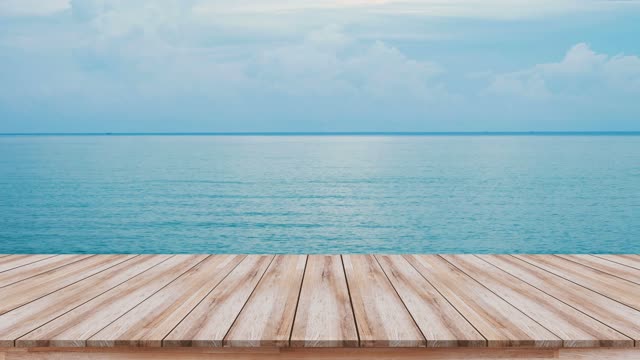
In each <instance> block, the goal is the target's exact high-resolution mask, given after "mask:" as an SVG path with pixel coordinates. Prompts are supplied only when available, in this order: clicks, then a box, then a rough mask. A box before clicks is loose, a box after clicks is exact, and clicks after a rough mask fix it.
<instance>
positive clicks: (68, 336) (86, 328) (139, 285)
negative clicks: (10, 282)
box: [16, 255, 206, 347]
mask: <svg viewBox="0 0 640 360" xmlns="http://www.w3.org/2000/svg"><path fill="white" fill-rule="evenodd" d="M205 258H206V255H176V256H173V257H171V258H170V259H168V260H166V261H164V262H162V263H161V264H159V265H158V266H154V267H153V268H151V269H149V270H148V271H147V272H146V274H145V275H146V276H144V277H134V278H133V279H131V280H129V281H127V282H125V283H123V284H120V285H118V286H116V287H115V288H113V289H111V290H109V291H107V292H106V293H104V294H102V295H100V296H98V297H96V298H94V299H92V300H90V301H88V302H86V303H84V304H82V305H80V306H79V307H77V308H75V309H74V311H71V312H68V313H66V314H64V315H62V316H60V317H59V318H57V319H55V320H53V321H50V322H48V323H46V324H45V325H43V326H41V327H39V328H37V329H36V330H34V331H32V332H30V333H28V334H26V335H24V336H22V337H20V338H19V339H17V340H16V346H18V347H35V346H60V347H72V346H85V345H86V340H87V339H88V338H90V337H91V336H92V335H94V334H95V333H97V332H98V331H100V329H102V328H104V327H105V326H107V325H109V324H110V323H111V322H113V321H114V320H116V319H118V317H120V316H122V315H124V314H125V313H126V312H127V311H128V310H129V309H131V308H132V307H134V306H135V305H137V304H139V303H140V302H142V301H144V300H145V299H146V298H148V297H149V296H151V295H153V294H154V293H155V292H157V291H158V290H160V289H162V288H163V287H164V286H166V285H168V284H169V283H170V282H172V281H173V280H175V279H176V278H177V277H179V276H180V275H182V274H183V273H184V272H186V271H187V270H189V269H190V268H192V267H194V266H195V265H197V264H198V263H199V262H201V261H202V260H204V259H205Z"/></svg>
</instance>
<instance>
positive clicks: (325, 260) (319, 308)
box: [291, 255, 358, 347]
mask: <svg viewBox="0 0 640 360" xmlns="http://www.w3.org/2000/svg"><path fill="white" fill-rule="evenodd" d="M291 346H307V347H355V346H358V333H357V331H356V324H355V321H354V317H353V311H352V309H351V301H350V299H349V290H348V288H347V281H346V279H345V275H344V268H343V267H342V260H341V258H340V255H326V256H323V255H309V258H308V260H307V269H306V270H305V275H304V281H303V285H302V290H301V292H300V300H299V302H298V310H297V312H296V317H295V322H294V325H293V332H292V333H291Z"/></svg>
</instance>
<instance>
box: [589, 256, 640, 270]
mask: <svg viewBox="0 0 640 360" xmlns="http://www.w3.org/2000/svg"><path fill="white" fill-rule="evenodd" d="M594 256H597V257H599V258H601V259H605V260H609V261H612V262H615V263H618V264H622V265H626V266H629V267H632V268H635V269H640V255H629V254H625V255H594Z"/></svg>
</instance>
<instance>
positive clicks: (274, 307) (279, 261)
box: [224, 255, 307, 347]
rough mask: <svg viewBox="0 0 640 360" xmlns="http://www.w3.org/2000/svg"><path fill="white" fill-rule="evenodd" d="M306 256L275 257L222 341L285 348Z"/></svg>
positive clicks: (229, 343)
mask: <svg viewBox="0 0 640 360" xmlns="http://www.w3.org/2000/svg"><path fill="white" fill-rule="evenodd" d="M306 262H307V256H306V255H277V256H276V257H275V259H273V262H272V263H271V265H270V266H269V268H268V269H267V271H266V273H265V274H264V276H263V277H262V279H261V280H260V282H259V283H258V285H257V286H256V288H255V291H254V292H253V294H251V297H250V298H249V300H248V301H247V303H246V304H245V306H244V308H243V309H242V311H241V312H240V315H238V318H237V320H236V322H235V323H234V324H233V326H232V327H231V329H230V330H229V333H228V334H227V336H226V337H225V338H224V345H227V346H239V347H245V346H246V347H256V346H288V345H289V337H290V335H291V329H292V326H293V318H294V316H295V312H296V306H297V304H298V295H299V294H300V287H301V285H302V277H303V275H304V268H305V264H306Z"/></svg>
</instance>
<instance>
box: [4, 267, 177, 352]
mask: <svg viewBox="0 0 640 360" xmlns="http://www.w3.org/2000/svg"><path fill="white" fill-rule="evenodd" d="M170 257H171V256H170V255H140V256H137V257H134V258H132V259H130V260H128V261H124V262H122V263H120V264H118V265H116V266H114V267H112V268H109V269H106V270H105V271H103V272H101V273H99V274H97V275H95V277H93V278H87V279H84V280H82V281H78V282H77V283H75V284H73V285H70V286H67V287H65V288H63V289H60V290H58V291H56V292H54V293H52V294H51V295H49V296H45V297H41V298H39V299H37V300H35V301H33V302H31V303H29V304H27V305H25V306H22V307H19V308H17V309H15V310H13V311H10V312H8V313H6V314H3V315H0V346H13V345H14V340H15V339H17V338H19V337H21V336H22V335H25V334H27V333H29V332H30V331H32V330H34V329H36V328H38V327H40V326H42V325H44V324H46V323H47V322H49V321H51V320H53V319H55V318H57V317H59V316H60V315H62V314H65V313H67V312H68V311H71V310H73V309H75V308H76V307H78V306H79V305H81V304H83V303H85V302H87V301H89V300H91V299H93V298H94V297H96V296H98V295H100V294H102V293H104V292H106V291H108V290H110V289H112V288H113V287H115V286H118V285H120V284H121V283H123V282H125V281H127V280H129V279H131V278H132V277H134V276H136V275H138V274H141V273H143V272H144V271H146V270H147V269H149V268H151V267H153V266H155V265H157V264H159V263H161V262H162V261H165V260H167V259H168V258H170Z"/></svg>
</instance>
